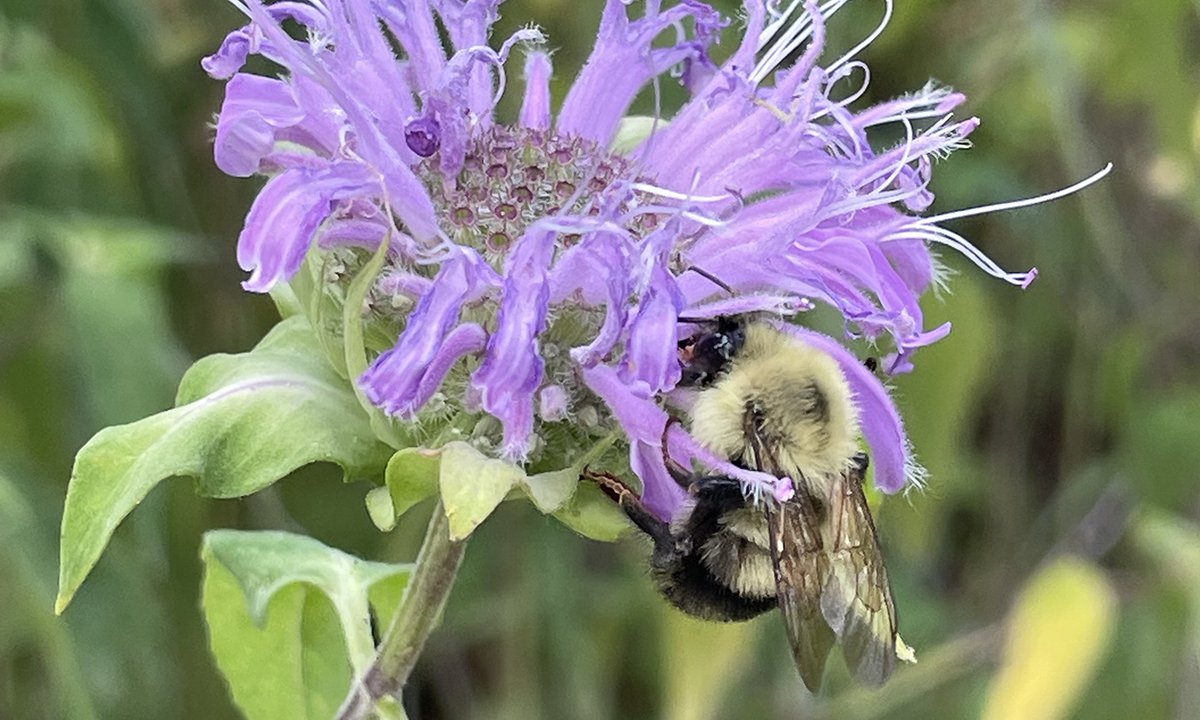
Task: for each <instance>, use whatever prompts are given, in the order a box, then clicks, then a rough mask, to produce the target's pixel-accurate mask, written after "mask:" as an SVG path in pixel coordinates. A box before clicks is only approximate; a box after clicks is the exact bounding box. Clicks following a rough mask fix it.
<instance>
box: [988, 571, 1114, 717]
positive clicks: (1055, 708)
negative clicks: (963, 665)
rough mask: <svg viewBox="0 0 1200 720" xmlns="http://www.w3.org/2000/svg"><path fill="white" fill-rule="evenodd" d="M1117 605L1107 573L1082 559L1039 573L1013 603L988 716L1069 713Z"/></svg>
mask: <svg viewBox="0 0 1200 720" xmlns="http://www.w3.org/2000/svg"><path fill="white" fill-rule="evenodd" d="M1116 610H1117V597H1116V591H1115V590H1114V589H1113V587H1112V585H1111V583H1109V581H1108V578H1107V577H1106V576H1105V575H1104V572H1103V571H1101V570H1100V569H1099V568H1097V567H1096V566H1095V565H1093V564H1091V563H1089V562H1087V561H1085V560H1081V559H1078V558H1071V557H1066V558H1061V559H1059V560H1056V561H1054V562H1053V563H1051V564H1050V565H1048V566H1047V567H1046V568H1045V569H1043V570H1042V571H1041V572H1039V573H1038V574H1037V576H1036V577H1034V578H1033V579H1032V580H1031V581H1030V582H1029V584H1028V585H1027V586H1026V587H1025V589H1024V590H1023V591H1022V592H1021V595H1020V597H1019V598H1018V600H1017V605H1016V607H1015V608H1014V609H1013V612H1012V616H1011V618H1010V620H1009V631H1008V640H1007V643H1006V646H1005V650H1004V662H1003V665H1002V666H1001V668H1000V672H999V673H998V674H997V676H996V678H995V680H994V681H993V682H992V686H991V688H990V690H989V692H988V695H987V699H986V701H985V703H984V710H983V714H982V716H981V717H982V718H983V720H1056V719H1057V718H1064V717H1068V716H1069V715H1070V713H1071V711H1072V709H1073V708H1074V706H1075V705H1076V704H1077V702H1078V700H1079V697H1080V695H1081V694H1082V693H1083V690H1084V689H1085V688H1087V685H1088V683H1089V682H1090V680H1091V678H1092V675H1093V674H1094V673H1095V671H1096V668H1097V667H1098V666H1099V663H1100V661H1101V660H1102V659H1103V658H1104V656H1105V654H1106V652H1107V650H1108V644H1109V639H1110V638H1111V636H1112V631H1113V627H1114V625H1115V622H1116Z"/></svg>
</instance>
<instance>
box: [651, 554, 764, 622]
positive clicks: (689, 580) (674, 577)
mask: <svg viewBox="0 0 1200 720" xmlns="http://www.w3.org/2000/svg"><path fill="white" fill-rule="evenodd" d="M656 559H657V558H656ZM673 560H674V561H673V562H671V563H669V564H667V565H666V566H665V567H660V566H659V564H658V563H657V562H656V563H654V566H653V573H654V579H655V581H656V582H657V584H658V589H659V592H661V593H662V595H663V597H665V598H666V599H667V600H668V601H669V602H670V603H671V604H672V605H674V606H675V607H677V608H679V609H680V610H682V611H683V612H685V613H687V614H688V615H692V616H694V617H698V618H700V619H701V620H717V621H721V622H737V621H741V620H749V619H751V618H754V617H758V616H759V615H761V614H763V613H765V612H767V611H768V610H771V609H773V608H775V607H776V602H775V598H773V597H769V598H748V597H745V596H743V595H738V594H737V593H735V592H734V591H733V590H731V589H730V588H728V587H727V586H725V585H723V584H722V583H720V582H719V581H718V580H717V579H716V578H715V577H713V574H712V573H711V572H709V570H708V568H706V567H704V564H703V563H701V562H700V556H699V555H698V554H696V553H688V554H683V555H677V556H676V557H675V558H674V559H673Z"/></svg>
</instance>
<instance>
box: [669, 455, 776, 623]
mask: <svg viewBox="0 0 1200 720" xmlns="http://www.w3.org/2000/svg"><path fill="white" fill-rule="evenodd" d="M694 492H695V493H696V504H695V506H694V507H693V508H692V511H691V513H690V514H689V516H688V518H687V521H686V522H685V523H684V524H683V526H682V527H679V528H677V529H675V530H674V531H673V534H674V540H675V541H676V542H675V544H674V545H673V546H671V547H666V546H664V545H657V546H656V549H655V553H654V556H653V557H652V558H651V562H650V566H651V571H652V573H653V575H654V579H655V582H656V583H657V585H658V589H659V592H661V593H662V595H663V597H665V598H666V599H667V600H668V601H669V602H670V603H671V604H672V605H674V606H675V607H677V608H679V609H680V610H682V611H683V612H685V613H687V614H689V615H692V616H694V617H698V618H700V619H702V620H718V621H723V622H733V621H740V620H749V619H751V618H753V617H757V616H758V615H761V614H762V613H764V612H767V611H768V610H771V609H772V608H775V607H776V606H777V603H776V600H775V597H774V596H773V595H772V596H770V597H748V596H745V595H741V594H739V593H737V592H735V591H734V590H733V589H732V588H730V587H729V586H728V585H727V584H725V583H723V582H721V580H720V579H718V578H717V577H716V576H715V575H713V573H712V571H711V570H709V568H708V567H706V566H705V564H704V562H703V560H702V559H701V552H702V548H704V546H705V544H706V543H707V541H708V540H709V539H710V538H712V537H713V536H714V535H715V534H717V533H718V532H720V531H721V530H722V526H721V517H722V516H723V515H725V514H726V513H728V512H730V511H733V510H738V509H740V508H743V507H745V505H746V499H745V496H743V495H742V489H741V485H740V484H739V483H738V482H737V481H736V480H731V479H729V478H723V477H702V478H697V479H696V480H695V485H694Z"/></svg>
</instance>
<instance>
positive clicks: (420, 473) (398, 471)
mask: <svg viewBox="0 0 1200 720" xmlns="http://www.w3.org/2000/svg"><path fill="white" fill-rule="evenodd" d="M441 462H442V454H441V451H439V450H428V449H426V448H405V449H403V450H400V451H399V452H397V453H396V454H395V455H393V456H392V459H391V460H388V464H387V470H386V471H385V472H384V475H383V477H384V482H386V483H387V489H388V493H390V494H391V497H392V510H393V512H394V513H395V517H396V518H397V519H399V518H400V516H401V515H403V514H404V513H406V512H408V511H409V510H411V509H412V507H413V506H414V505H416V504H417V503H419V502H421V501H422V500H425V499H426V498H431V497H433V496H434V494H436V493H437V490H438V475H439V472H440V466H441Z"/></svg>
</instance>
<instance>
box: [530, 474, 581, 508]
mask: <svg viewBox="0 0 1200 720" xmlns="http://www.w3.org/2000/svg"><path fill="white" fill-rule="evenodd" d="M520 485H521V489H522V490H524V491H525V494H526V495H528V496H529V499H530V500H532V501H533V504H534V505H535V506H536V507H537V509H538V510H540V511H542V512H543V513H545V514H547V515H549V514H550V513H554V512H558V511H559V510H562V509H563V508H564V507H566V505H567V502H568V501H570V499H571V496H572V495H574V494H575V488H576V487H578V486H579V468H578V467H576V466H572V467H569V468H563V469H562V470H554V471H553V472H544V473H538V474H536V475H527V476H523V477H522V478H521V480H520Z"/></svg>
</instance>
